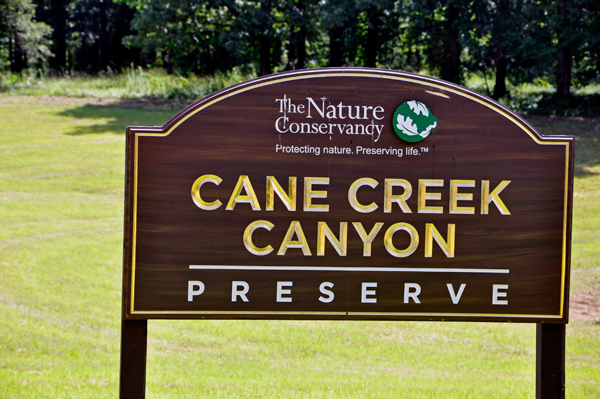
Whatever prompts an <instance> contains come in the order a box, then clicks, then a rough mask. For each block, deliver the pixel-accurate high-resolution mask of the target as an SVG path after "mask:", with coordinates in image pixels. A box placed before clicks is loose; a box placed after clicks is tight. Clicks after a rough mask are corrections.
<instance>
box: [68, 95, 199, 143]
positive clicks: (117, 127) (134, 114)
mask: <svg viewBox="0 0 600 399" xmlns="http://www.w3.org/2000/svg"><path fill="white" fill-rule="evenodd" d="M189 103H191V101H188V102H185V103H184V102H182V101H178V100H174V101H169V102H166V101H165V102H151V101H143V100H137V101H131V100H122V101H116V102H110V103H105V104H103V103H86V104H81V105H78V106H75V107H73V108H71V109H68V110H66V111H63V112H61V113H59V115H60V116H64V117H70V118H74V119H77V120H82V121H84V120H93V121H97V122H98V123H91V124H89V123H88V124H81V125H80V126H78V127H77V128H75V129H74V130H71V131H69V132H66V133H65V134H66V135H69V136H80V135H86V134H105V133H110V134H125V128H126V127H127V126H163V125H164V124H165V123H167V121H168V120H169V119H171V118H172V117H173V116H175V115H176V114H177V113H178V112H179V111H181V110H182V109H184V108H185V107H186V106H187V105H188V104H189Z"/></svg>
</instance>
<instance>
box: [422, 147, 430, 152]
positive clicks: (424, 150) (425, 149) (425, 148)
mask: <svg viewBox="0 0 600 399" xmlns="http://www.w3.org/2000/svg"><path fill="white" fill-rule="evenodd" d="M421 152H429V147H421Z"/></svg>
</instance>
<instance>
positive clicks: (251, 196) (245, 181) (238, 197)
mask: <svg viewBox="0 0 600 399" xmlns="http://www.w3.org/2000/svg"><path fill="white" fill-rule="evenodd" d="M242 188H243V189H244V190H245V191H246V194H247V195H242V194H241V192H242ZM237 203H241V204H250V206H251V207H252V210H253V211H260V205H259V204H258V198H256V194H255V193H254V189H253V188H252V183H250V179H249V178H248V176H244V175H242V176H240V178H239V179H238V181H237V184H236V185H235V188H234V189H233V193H231V198H229V202H228V203H227V208H225V209H227V210H228V211H232V210H233V208H235V204H237Z"/></svg>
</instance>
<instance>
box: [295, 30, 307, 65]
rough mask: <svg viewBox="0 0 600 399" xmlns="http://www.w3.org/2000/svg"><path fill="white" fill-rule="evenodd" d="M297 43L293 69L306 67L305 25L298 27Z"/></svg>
mask: <svg viewBox="0 0 600 399" xmlns="http://www.w3.org/2000/svg"><path fill="white" fill-rule="evenodd" d="M297 44H298V47H297V55H298V61H297V62H296V65H295V69H304V68H306V26H303V27H302V28H300V32H299V37H298V43H297Z"/></svg>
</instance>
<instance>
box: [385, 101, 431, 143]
mask: <svg viewBox="0 0 600 399" xmlns="http://www.w3.org/2000/svg"><path fill="white" fill-rule="evenodd" d="M393 125H394V131H395V132H396V134H397V135H398V137H400V138H401V139H402V140H404V141H408V142H409V143H418V142H419V141H421V140H425V139H426V138H427V136H429V134H431V131H432V130H433V129H435V127H436V126H437V118H436V117H435V116H434V115H433V114H432V113H431V111H430V110H429V108H427V105H425V104H423V103H421V102H419V101H415V100H411V101H406V102H405V103H404V104H402V105H401V106H399V107H398V109H397V110H396V112H394V123H393Z"/></svg>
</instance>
